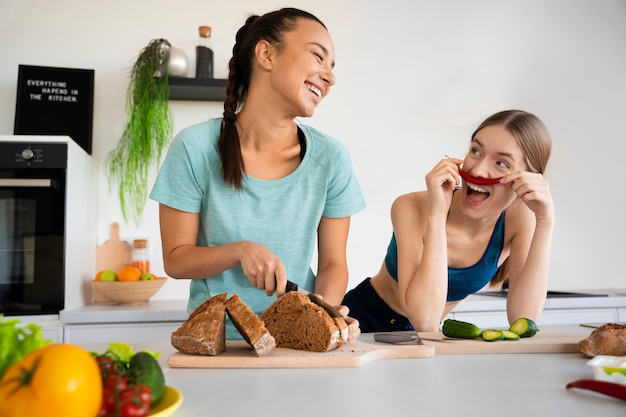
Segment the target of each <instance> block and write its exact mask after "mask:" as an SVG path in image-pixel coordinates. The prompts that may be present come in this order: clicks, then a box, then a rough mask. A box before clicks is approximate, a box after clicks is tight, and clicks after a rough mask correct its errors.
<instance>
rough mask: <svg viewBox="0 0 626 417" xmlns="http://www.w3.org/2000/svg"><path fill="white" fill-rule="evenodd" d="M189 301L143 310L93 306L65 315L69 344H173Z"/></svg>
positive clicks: (163, 303)
mask: <svg viewBox="0 0 626 417" xmlns="http://www.w3.org/2000/svg"><path fill="white" fill-rule="evenodd" d="M186 307H187V302H186V301H185V300H173V301H165V300H155V301H150V302H149V303H146V304H143V305H139V306H123V305H114V304H92V305H87V306H83V307H80V308H76V309H71V310H64V311H62V312H61V321H62V322H63V325H64V337H63V338H64V341H65V343H76V344H84V343H109V342H126V343H138V342H151V341H155V340H170V335H171V334H172V332H173V331H174V330H176V329H178V328H179V327H180V325H181V324H182V323H183V322H184V321H185V320H186V319H187V311H186Z"/></svg>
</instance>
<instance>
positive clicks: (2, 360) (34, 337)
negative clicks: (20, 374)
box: [0, 314, 52, 378]
mask: <svg viewBox="0 0 626 417" xmlns="http://www.w3.org/2000/svg"><path fill="white" fill-rule="evenodd" d="M19 323H20V319H17V318H13V319H6V320H5V319H4V317H3V315H2V314H0V378H2V376H3V375H4V373H5V372H6V370H7V369H8V368H9V367H10V366H11V365H13V364H14V363H15V362H17V361H19V360H20V359H22V358H23V357H24V356H26V354H28V353H30V352H32V351H33V350H35V349H39V348H41V347H44V346H47V345H49V344H50V343H52V341H51V340H47V339H44V337H43V331H42V329H41V326H39V325H37V324H35V323H28V324H26V325H24V326H20V325H19Z"/></svg>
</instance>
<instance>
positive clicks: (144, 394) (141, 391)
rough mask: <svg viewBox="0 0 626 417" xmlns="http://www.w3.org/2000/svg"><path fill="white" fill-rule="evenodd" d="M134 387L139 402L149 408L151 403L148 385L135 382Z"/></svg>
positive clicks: (150, 392) (150, 391)
mask: <svg viewBox="0 0 626 417" xmlns="http://www.w3.org/2000/svg"><path fill="white" fill-rule="evenodd" d="M135 387H136V389H137V393H138V395H139V398H140V399H141V402H142V403H143V404H146V405H147V406H148V408H150V404H152V390H151V389H150V387H149V386H147V385H144V384H136V385H135Z"/></svg>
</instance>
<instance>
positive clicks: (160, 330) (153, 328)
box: [64, 322, 182, 344]
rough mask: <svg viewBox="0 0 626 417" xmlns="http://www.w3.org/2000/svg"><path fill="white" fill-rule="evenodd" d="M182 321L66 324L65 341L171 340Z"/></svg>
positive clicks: (130, 342) (128, 341)
mask: <svg viewBox="0 0 626 417" xmlns="http://www.w3.org/2000/svg"><path fill="white" fill-rule="evenodd" d="M181 324H182V322H162V323H119V324H112V323H107V324H72V325H67V324H66V325H65V336H64V339H65V343H75V344H84V343H109V342H126V343H129V344H132V343H138V342H150V341H157V340H169V339H170V335H171V334H172V332H173V331H174V330H176V329H178V328H179V327H180V325H181Z"/></svg>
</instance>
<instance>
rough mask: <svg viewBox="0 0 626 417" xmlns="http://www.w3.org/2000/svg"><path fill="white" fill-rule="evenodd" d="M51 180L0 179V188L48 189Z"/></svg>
mask: <svg viewBox="0 0 626 417" xmlns="http://www.w3.org/2000/svg"><path fill="white" fill-rule="evenodd" d="M50 186H52V180H50V179H43V178H0V187H50Z"/></svg>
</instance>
